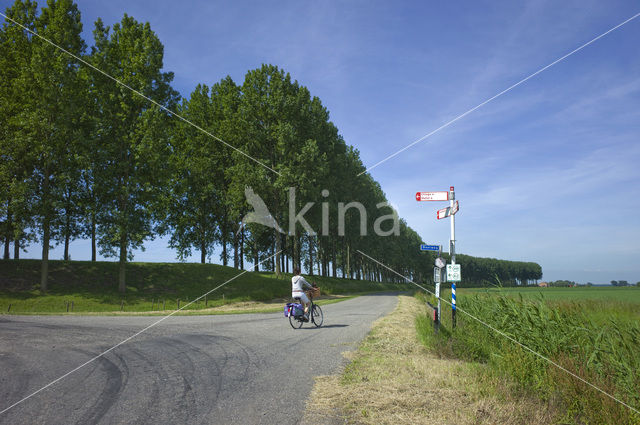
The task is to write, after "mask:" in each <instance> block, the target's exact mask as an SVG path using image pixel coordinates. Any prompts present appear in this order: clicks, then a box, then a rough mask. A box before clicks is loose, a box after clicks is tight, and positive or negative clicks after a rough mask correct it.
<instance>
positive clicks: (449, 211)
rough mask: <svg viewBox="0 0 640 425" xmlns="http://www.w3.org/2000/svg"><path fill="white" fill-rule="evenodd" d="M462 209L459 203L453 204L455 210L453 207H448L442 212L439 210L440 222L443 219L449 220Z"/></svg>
mask: <svg viewBox="0 0 640 425" xmlns="http://www.w3.org/2000/svg"><path fill="white" fill-rule="evenodd" d="M459 209H460V206H459V204H458V201H456V202H454V203H453V208H451V207H447V208H443V209H441V210H438V214H437V217H438V220H440V219H441V218H447V217H449V216H450V215H454V214H455V213H457V212H458V210H459Z"/></svg>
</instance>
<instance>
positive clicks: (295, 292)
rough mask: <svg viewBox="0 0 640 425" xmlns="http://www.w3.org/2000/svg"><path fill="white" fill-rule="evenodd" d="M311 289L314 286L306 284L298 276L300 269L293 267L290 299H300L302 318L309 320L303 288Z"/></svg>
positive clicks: (307, 300)
mask: <svg viewBox="0 0 640 425" xmlns="http://www.w3.org/2000/svg"><path fill="white" fill-rule="evenodd" d="M305 287H308V288H313V287H314V286H313V285H311V284H310V283H309V282H307V281H306V280H305V279H304V277H302V276H301V275H300V269H299V268H298V267H295V268H294V269H293V277H292V278H291V298H300V301H301V302H302V305H303V306H304V318H305V320H309V297H307V294H306V293H305V292H304V288H305Z"/></svg>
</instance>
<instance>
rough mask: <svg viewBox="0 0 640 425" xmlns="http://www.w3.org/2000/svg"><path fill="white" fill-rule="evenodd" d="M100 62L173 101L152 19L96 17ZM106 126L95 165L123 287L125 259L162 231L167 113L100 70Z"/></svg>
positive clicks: (102, 226)
mask: <svg viewBox="0 0 640 425" xmlns="http://www.w3.org/2000/svg"><path fill="white" fill-rule="evenodd" d="M94 38H95V47H94V48H93V49H92V55H91V60H92V62H93V64H94V65H95V66H96V67H98V68H99V69H101V70H102V71H104V72H106V73H107V74H109V75H111V76H112V77H114V78H116V79H117V80H119V81H120V82H122V83H124V84H126V85H127V86H128V87H131V88H132V89H134V90H137V91H138V92H140V93H142V94H144V95H145V96H147V97H148V98H150V99H153V100H154V101H155V102H157V103H158V104H160V105H163V106H165V107H170V108H173V107H174V105H175V103H176V101H177V93H176V92H175V91H174V90H173V89H172V88H171V86H170V83H171V81H172V79H173V74H172V73H170V72H162V67H163V62H162V61H163V52H164V47H163V45H162V43H161V42H160V40H159V39H158V37H157V36H156V34H155V33H154V32H153V31H152V30H151V26H150V25H149V23H145V24H142V23H139V22H137V21H136V20H135V19H134V18H132V17H130V16H128V15H126V14H125V15H124V17H123V18H122V21H121V22H120V23H116V24H115V25H114V26H113V30H112V31H111V30H110V29H109V27H105V26H104V24H103V23H102V21H101V20H100V19H98V20H97V21H96V23H95V30H94ZM92 84H93V85H94V87H95V89H96V90H95V91H96V95H97V99H96V100H97V102H98V104H99V107H98V110H99V119H98V120H99V124H98V126H99V127H100V130H99V132H98V137H97V140H96V144H97V146H96V150H97V152H96V155H98V156H99V160H98V161H96V162H95V163H96V164H97V166H96V169H95V170H93V174H94V175H93V178H94V183H93V184H94V185H95V189H96V191H97V192H98V198H99V210H98V213H97V223H98V233H99V243H98V245H99V246H100V248H101V253H103V254H104V255H107V256H115V255H117V256H118V258H119V273H118V289H119V290H120V292H124V291H125V288H126V280H125V276H126V275H125V271H126V263H127V261H128V260H129V259H131V258H132V250H134V249H136V248H144V246H143V243H144V241H145V240H148V239H152V238H153V237H154V236H155V234H156V224H157V220H158V219H159V217H158V215H157V214H156V212H157V211H158V205H157V203H158V201H159V199H160V198H161V196H160V195H161V191H162V190H163V187H164V185H165V183H166V178H167V177H168V176H167V175H166V169H167V167H166V164H167V156H168V155H169V152H170V144H169V137H170V136H169V133H170V131H169V129H170V128H171V126H172V125H173V124H172V122H171V120H169V119H168V116H167V114H166V113H165V112H164V111H163V110H161V109H160V108H159V107H157V106H156V105H153V104H152V103H151V102H149V101H148V100H146V99H144V98H142V97H141V96H138V95H137V94H135V93H133V92H132V91H131V90H130V89H129V88H127V87H124V86H123V85H121V84H116V83H115V82H113V81H112V80H110V79H108V78H106V77H104V76H102V75H100V74H97V73H96V74H94V81H93V83H92Z"/></svg>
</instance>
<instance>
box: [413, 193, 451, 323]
mask: <svg viewBox="0 0 640 425" xmlns="http://www.w3.org/2000/svg"><path fill="white" fill-rule="evenodd" d="M416 201H418V202H420V201H449V206H448V207H446V208H443V209H441V210H438V212H437V213H436V218H437V219H438V220H440V219H442V218H446V217H451V238H450V239H449V253H450V254H451V264H449V265H447V275H446V279H447V280H446V282H451V324H452V329H453V328H455V327H456V282H460V280H461V273H460V265H459V264H456V219H455V217H456V213H457V212H458V210H459V209H460V204H459V203H458V201H456V194H455V191H454V187H453V186H450V187H449V191H448V192H445V191H440V192H416ZM432 246H434V245H421V246H420V249H421V250H423V251H426V250H431V249H429V248H427V247H432ZM423 247H424V249H423ZM438 259H439V260H441V263H442V259H441V258H438ZM437 265H438V266H439V267H441V268H442V267H444V263H442V264H441V265H440V264H437ZM433 273H434V275H433V276H434V282H435V281H436V271H435V269H434V271H433ZM440 278H442V276H440ZM436 297H437V298H438V319H439V318H440V317H439V315H440V285H439V283H436ZM438 322H439V320H438Z"/></svg>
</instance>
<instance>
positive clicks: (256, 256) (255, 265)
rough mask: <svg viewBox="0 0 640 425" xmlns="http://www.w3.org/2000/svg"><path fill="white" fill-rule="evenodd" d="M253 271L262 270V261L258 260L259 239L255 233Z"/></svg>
mask: <svg viewBox="0 0 640 425" xmlns="http://www.w3.org/2000/svg"><path fill="white" fill-rule="evenodd" d="M253 271H254V272H259V271H260V262H259V261H258V240H257V239H256V237H255V235H254V238H253Z"/></svg>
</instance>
